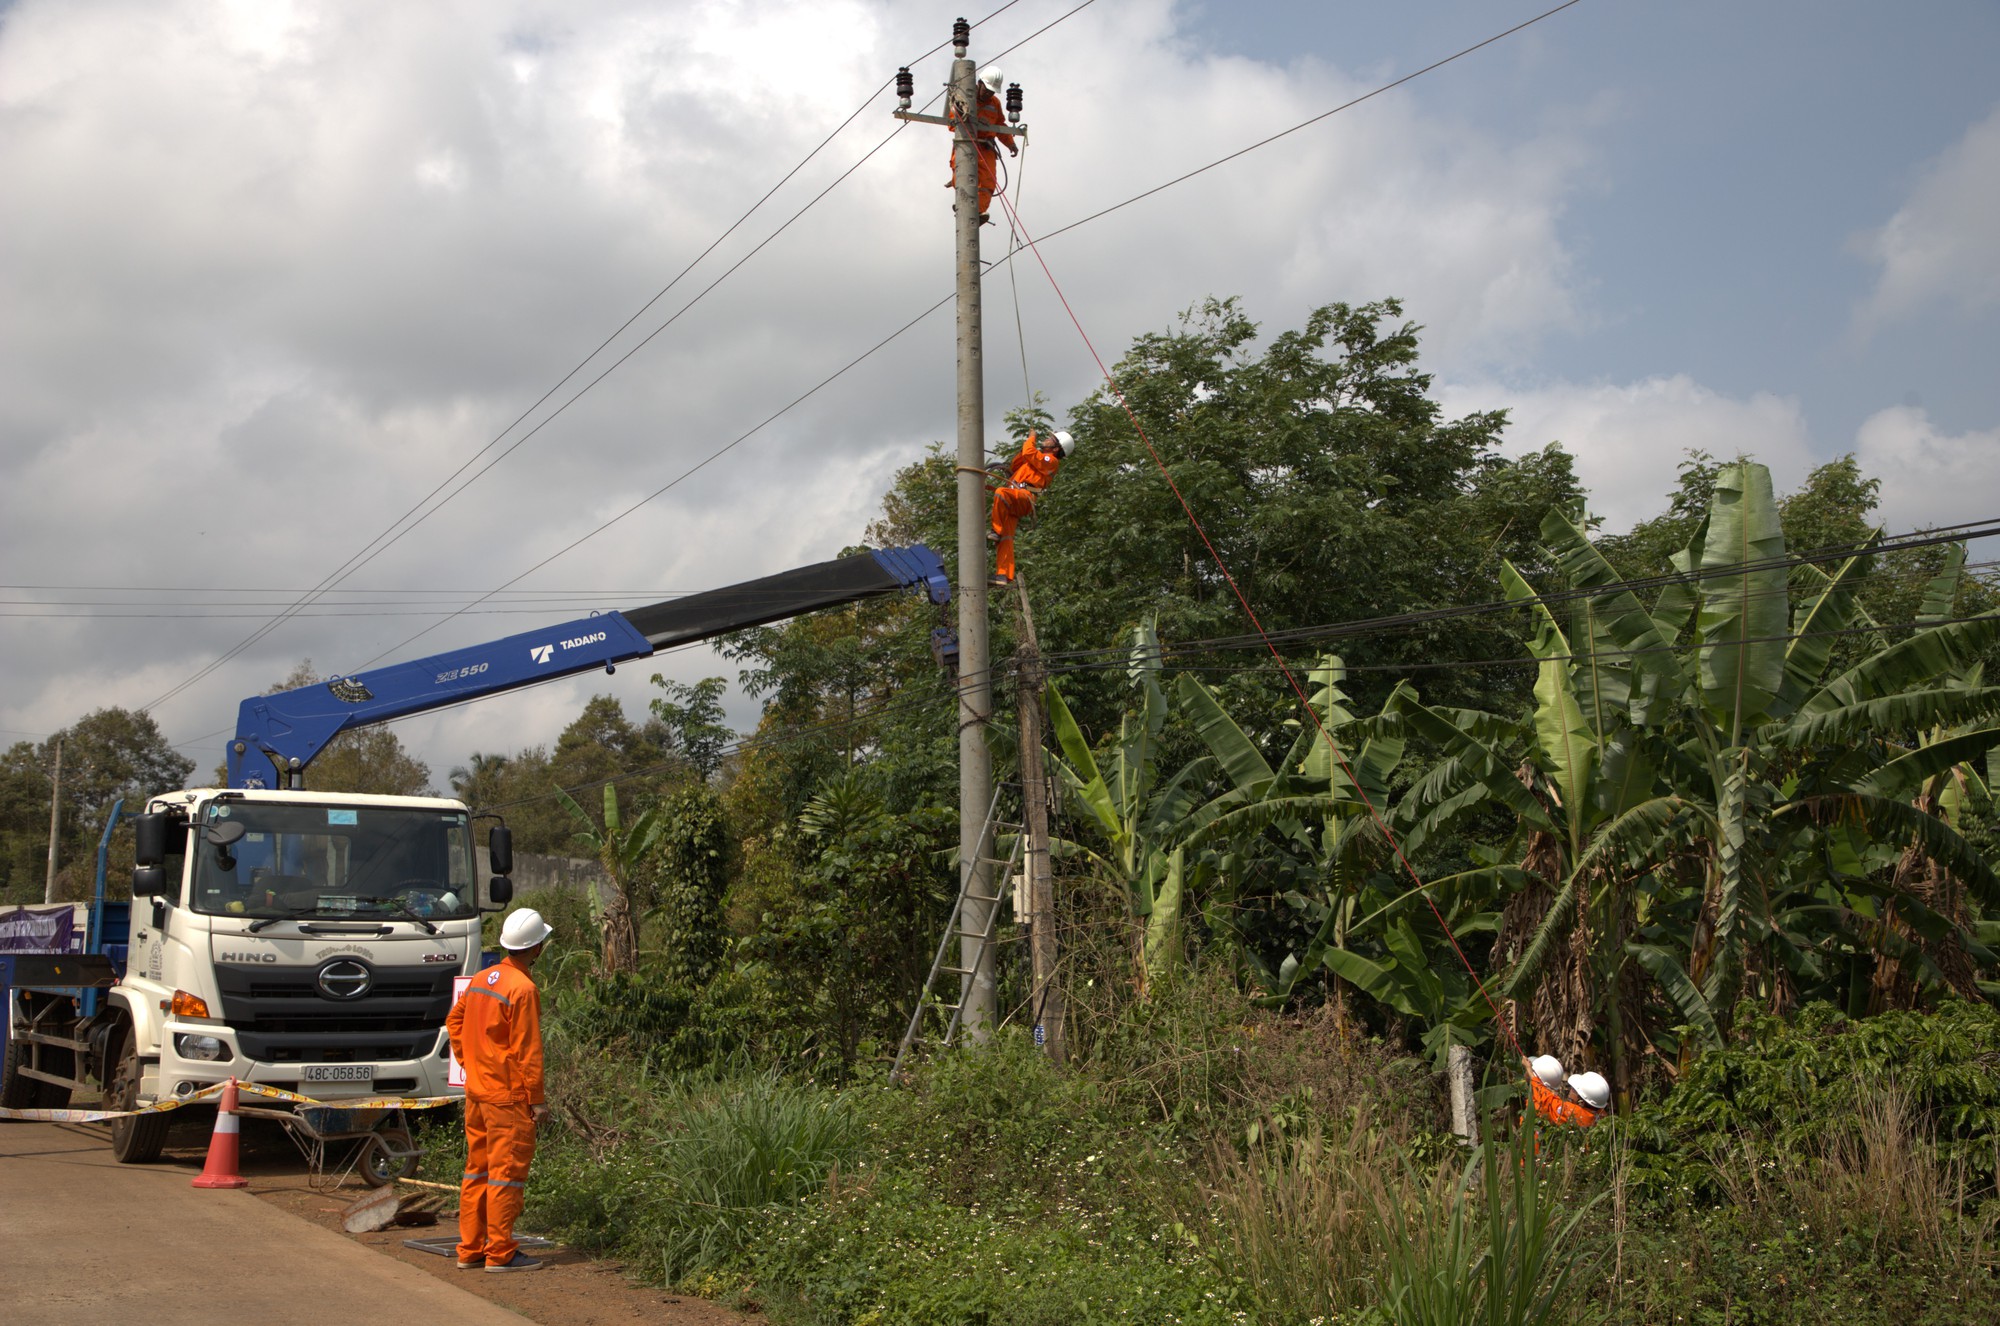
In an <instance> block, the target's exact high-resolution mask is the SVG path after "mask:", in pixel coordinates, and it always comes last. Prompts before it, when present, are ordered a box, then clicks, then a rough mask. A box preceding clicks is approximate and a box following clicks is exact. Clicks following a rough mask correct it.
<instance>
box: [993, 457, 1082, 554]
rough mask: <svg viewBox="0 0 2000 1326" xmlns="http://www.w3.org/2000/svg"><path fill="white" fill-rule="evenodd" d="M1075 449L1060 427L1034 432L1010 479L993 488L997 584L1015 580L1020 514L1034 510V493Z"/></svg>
mask: <svg viewBox="0 0 2000 1326" xmlns="http://www.w3.org/2000/svg"><path fill="white" fill-rule="evenodd" d="M1075 449H1076V443H1075V442H1074V441H1073V440H1072V439H1071V438H1070V435H1069V434H1068V433H1065V432H1063V431H1062V430H1061V429H1057V430H1056V431H1055V432H1053V433H1051V434H1050V435H1049V436H1047V437H1042V436H1041V435H1040V434H1037V433H1032V432H1031V433H1029V434H1028V436H1027V439H1026V440H1025V441H1023V442H1022V443H1021V454H1020V455H1018V456H1016V457H1014V463H1013V464H1012V465H1011V466H1009V467H1008V471H1007V482H1005V483H1003V484H1001V485H1000V487H999V488H998V489H997V490H995V491H994V494H993V523H992V524H991V525H990V526H988V527H987V530H986V540H987V542H989V543H993V544H996V545H998V546H997V547H996V548H995V549H994V554H995V556H994V565H993V583H994V584H995V585H1011V584H1013V583H1014V527H1015V526H1016V525H1018V524H1020V523H1021V517H1023V516H1027V515H1032V514H1034V510H1035V497H1036V496H1037V495H1038V494H1040V493H1045V492H1047V491H1048V488H1049V485H1050V484H1051V483H1053V482H1055V477H1056V469H1057V467H1058V466H1060V465H1061V464H1062V463H1063V461H1064V459H1065V458H1067V457H1068V455H1069V453H1070V452H1072V451H1074V450H1075Z"/></svg>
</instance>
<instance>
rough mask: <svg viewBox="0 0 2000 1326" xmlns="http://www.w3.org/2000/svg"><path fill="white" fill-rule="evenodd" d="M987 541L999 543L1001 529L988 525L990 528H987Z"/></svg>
mask: <svg viewBox="0 0 2000 1326" xmlns="http://www.w3.org/2000/svg"><path fill="white" fill-rule="evenodd" d="M986 541H987V542H988V543H998V542H1000V531H999V530H997V529H993V528H991V527H990V526H989V527H988V529H987V531H986Z"/></svg>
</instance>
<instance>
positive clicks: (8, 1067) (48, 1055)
mask: <svg viewBox="0 0 2000 1326" xmlns="http://www.w3.org/2000/svg"><path fill="white" fill-rule="evenodd" d="M33 997H34V996H33V995H30V994H23V995H22V996H21V998H22V1000H23V1001H26V1000H28V999H32V998H33ZM33 1048H34V1047H33V1046H31V1045H29V1044H28V1043H27V1042H26V1041H15V1040H11V1039H10V1040H8V1041H7V1043H6V1049H5V1053H4V1058H0V1109H7V1110H59V1109H61V1108H62V1107H63V1106H65V1105H67V1104H69V1088H68V1087H59V1086H57V1085H56V1084H55V1083H53V1082H43V1081H40V1080H38V1079H36V1078H32V1077H29V1076H27V1075H26V1074H24V1073H22V1072H21V1071H20V1070H21V1069H22V1068H23V1067H24V1066H26V1064H27V1062H28V1056H29V1054H30V1053H31V1052H32V1050H33ZM41 1058H42V1067H43V1068H44V1069H45V1070H47V1071H48V1072H51V1073H64V1074H72V1075H73V1074H74V1073H75V1071H76V1068H75V1063H76V1056H75V1053H74V1052H73V1051H71V1050H68V1049H65V1048H64V1047H62V1046H59V1045H44V1046H43V1047H42V1055H41Z"/></svg>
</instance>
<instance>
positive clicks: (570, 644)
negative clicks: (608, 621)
mask: <svg viewBox="0 0 2000 1326" xmlns="http://www.w3.org/2000/svg"><path fill="white" fill-rule="evenodd" d="M603 643H604V632H602V631H599V632H598V633H597V634H595V635H579V636H577V637H576V638H575V639H572V640H565V641H563V642H562V647H563V648H564V649H581V648H583V647H584V646H585V645H597V644H603Z"/></svg>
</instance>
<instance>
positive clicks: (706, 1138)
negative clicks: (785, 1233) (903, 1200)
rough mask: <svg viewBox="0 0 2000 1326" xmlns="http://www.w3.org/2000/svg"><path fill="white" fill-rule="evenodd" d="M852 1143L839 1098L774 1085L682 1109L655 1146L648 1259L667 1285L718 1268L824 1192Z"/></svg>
mask: <svg viewBox="0 0 2000 1326" xmlns="http://www.w3.org/2000/svg"><path fill="white" fill-rule="evenodd" d="M860 1142H861V1129H860V1126H859V1125H858V1123H857V1122H856V1120H855V1117H854V1114H853V1112H852V1111H851V1110H850V1109H849V1108H848V1106H847V1104H846V1102H845V1101H844V1100H843V1099H842V1098H841V1097H838V1096H834V1095H830V1094H828V1093H825V1092H820V1091H814V1090H812V1089H811V1088H809V1087H802V1086H798V1085H795V1084H792V1083H788V1082H785V1081H783V1080H781V1079H778V1078H775V1077H770V1076H765V1077H756V1078H751V1079H749V1080H747V1081H745V1082H741V1083H737V1084H734V1085H732V1086H730V1087H727V1088H724V1089H721V1090H719V1091H715V1092H714V1093H713V1094H710V1095H707V1096H705V1097H700V1098H697V1099H695V1100H693V1101H690V1102H689V1107H688V1110H687V1113H686V1115H685V1123H684V1127H683V1129H682V1131H681V1132H680V1133H679V1134H678V1135H675V1136H671V1137H667V1138H664V1139H662V1140H661V1142H660V1149H659V1152H658V1159H657V1162H656V1163H657V1165H658V1174H659V1200H658V1201H657V1202H656V1203H655V1204H654V1206H653V1209H652V1211H651V1212H650V1213H649V1218H648V1219H647V1221H646V1224H645V1230H644V1240H645V1242H646V1243H647V1244H649V1245H650V1247H649V1248H648V1251H649V1252H650V1253H651V1254H652V1256H654V1257H656V1258H657V1259H658V1261H659V1266H660V1269H661V1272H662V1274H663V1275H664V1276H665V1277H666V1278H667V1280H668V1281H669V1282H672V1281H675V1280H678V1279H679V1278H680V1277H681V1276H683V1275H685V1274H686V1273H687V1272H689V1271H691V1270H694V1269H697V1268H700V1267H710V1266H718V1265H723V1264H725V1263H726V1262H727V1261H728V1260H729V1259H730V1258H731V1257H732V1256H733V1255H734V1254H735V1253H737V1252H738V1251H740V1250H741V1249H742V1248H743V1247H744V1246H745V1244H746V1243H747V1241H748V1236H749V1235H750V1233H751V1231H752V1230H753V1229H754V1228H755V1226H756V1225H757V1223H758V1222H759V1221H760V1220H761V1219H762V1218H763V1217H765V1216H766V1215H768V1214H769V1213H770V1211H771V1210H772V1209H773V1208H777V1207H784V1206H789V1205H791V1204H792V1203H794V1202H798V1201H801V1200H803V1199H804V1198H805V1197H807V1196H809V1195H811V1194H813V1193H816V1192H818V1191H820V1190H821V1189H823V1188H824V1187H825V1185H826V1182H827V1179H828V1176H829V1175H830V1174H832V1173H833V1171H834V1170H835V1169H836V1168H837V1167H838V1166H840V1165H842V1164H844V1163H849V1162H851V1161H852V1160H853V1158H854V1156H855V1155H856V1153H857V1152H858V1150H859V1147H860Z"/></svg>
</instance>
